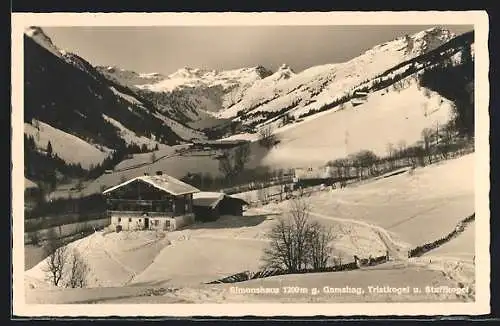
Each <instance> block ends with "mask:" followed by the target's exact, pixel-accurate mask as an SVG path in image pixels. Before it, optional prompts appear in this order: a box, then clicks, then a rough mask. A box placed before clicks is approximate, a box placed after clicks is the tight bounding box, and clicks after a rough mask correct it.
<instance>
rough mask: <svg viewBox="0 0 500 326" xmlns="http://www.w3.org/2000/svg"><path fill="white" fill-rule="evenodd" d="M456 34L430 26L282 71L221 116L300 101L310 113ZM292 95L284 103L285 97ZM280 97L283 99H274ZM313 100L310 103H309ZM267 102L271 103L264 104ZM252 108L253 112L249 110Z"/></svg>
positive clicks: (261, 81)
mask: <svg viewBox="0 0 500 326" xmlns="http://www.w3.org/2000/svg"><path fill="white" fill-rule="evenodd" d="M452 37H454V34H453V33H451V32H449V31H447V30H439V29H429V30H426V31H422V32H419V33H416V34H414V35H411V36H409V40H407V39H405V38H398V39H396V40H394V41H391V42H387V43H385V44H382V45H377V46H375V47H373V48H371V49H369V50H367V51H366V52H365V53H363V54H361V55H360V56H358V57H355V58H353V59H352V60H350V61H347V62H345V63H339V64H333V65H332V64H328V65H322V66H316V67H312V68H309V69H306V70H304V71H302V72H300V73H298V74H293V75H291V76H290V78H281V74H282V71H281V70H279V71H278V72H276V73H275V74H273V75H271V76H269V77H267V78H264V79H262V80H259V81H257V82H255V83H254V84H253V85H252V86H251V87H250V88H249V89H247V90H246V91H245V95H244V97H243V98H242V100H241V101H240V102H238V103H237V104H235V105H233V106H231V107H230V108H228V109H226V110H223V111H220V112H219V117H221V118H232V117H235V116H236V114H237V113H238V112H239V111H241V110H243V111H247V112H254V113H255V112H259V111H276V110H279V109H282V108H284V107H287V105H286V104H288V105H289V104H291V103H299V102H302V103H303V104H301V105H299V108H300V111H297V112H294V114H295V113H296V114H297V115H298V114H299V113H303V112H307V111H309V110H311V109H315V108H318V107H320V106H322V105H324V104H328V103H330V102H332V101H333V100H334V99H335V98H338V97H340V96H342V95H344V94H345V92H346V91H349V90H351V89H352V88H354V87H356V86H358V85H359V84H361V83H362V82H364V81H368V80H370V79H372V78H374V77H375V76H376V75H378V74H380V73H382V72H384V71H385V70H387V69H389V68H392V67H394V66H395V65H397V64H399V63H401V62H403V61H406V60H409V59H411V58H414V57H416V56H418V55H420V54H422V53H424V52H425V51H429V50H432V49H434V48H436V47H437V46H439V45H441V44H443V43H445V42H446V41H448V40H450V39H451V38H452ZM285 95H286V97H287V98H288V101H287V102H288V103H283V101H284V100H283V99H282V97H283V96H285ZM274 99H279V102H274ZM310 101H313V102H312V103H310V104H307V103H308V102H310ZM264 102H267V104H266V105H265V106H264V105H263V104H264ZM250 108H252V109H251V110H250V111H248V110H249V109H250Z"/></svg>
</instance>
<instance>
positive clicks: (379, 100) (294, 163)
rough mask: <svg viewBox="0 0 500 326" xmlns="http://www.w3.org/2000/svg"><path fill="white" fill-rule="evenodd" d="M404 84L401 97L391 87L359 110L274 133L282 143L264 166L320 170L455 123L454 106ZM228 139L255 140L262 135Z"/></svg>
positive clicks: (320, 116)
mask: <svg viewBox="0 0 500 326" xmlns="http://www.w3.org/2000/svg"><path fill="white" fill-rule="evenodd" d="M405 83H406V86H405V88H404V89H402V90H400V91H399V92H398V91H395V90H393V89H392V88H388V89H383V90H381V91H378V92H374V93H371V94H370V95H369V96H368V97H367V99H366V100H365V101H364V103H362V104H360V105H357V106H353V105H352V104H351V103H347V104H345V105H344V106H343V107H340V106H339V107H337V108H334V109H332V110H328V111H324V112H321V113H317V114H314V115H311V116H309V117H306V118H304V119H303V121H302V122H296V123H293V124H288V125H285V126H281V125H280V124H277V125H276V126H275V129H274V133H275V134H276V136H277V137H278V138H279V139H280V141H281V142H280V143H279V144H278V145H277V146H276V147H274V148H273V149H272V150H271V151H270V152H269V153H268V154H267V155H266V156H265V157H264V158H263V160H262V162H261V163H262V164H263V165H268V166H271V167H275V168H293V167H301V166H320V165H323V164H325V163H326V162H327V161H329V160H332V159H335V158H339V157H345V156H346V155H348V154H351V153H354V152H357V151H359V150H361V149H369V150H372V151H374V152H375V153H376V154H378V155H385V154H387V153H386V149H387V145H388V143H392V144H393V145H397V144H399V143H400V142H405V143H406V144H408V145H410V144H412V143H414V142H416V141H418V140H420V139H421V132H422V129H424V128H426V127H433V128H435V127H436V124H438V125H439V124H444V123H446V122H447V121H448V120H449V119H450V118H451V114H452V103H451V102H450V101H448V100H447V99H445V98H443V97H441V96H440V95H439V94H437V93H435V92H432V91H429V90H426V89H425V88H423V87H419V86H418V85H417V81H416V80H414V79H413V78H407V79H406V80H405ZM427 92H428V94H429V97H427V96H426V93H427ZM373 135H376V137H371V136H373ZM229 138H230V139H247V140H250V141H256V140H257V139H258V134H239V135H234V136H231V137H229ZM346 140H347V145H346Z"/></svg>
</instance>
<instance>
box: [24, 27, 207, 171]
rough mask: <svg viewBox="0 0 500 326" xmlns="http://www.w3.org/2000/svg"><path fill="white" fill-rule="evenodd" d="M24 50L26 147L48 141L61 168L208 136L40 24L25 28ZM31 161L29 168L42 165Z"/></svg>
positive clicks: (43, 146) (43, 148)
mask: <svg viewBox="0 0 500 326" xmlns="http://www.w3.org/2000/svg"><path fill="white" fill-rule="evenodd" d="M24 51H25V56H24V58H25V60H24V95H25V100H24V105H25V107H24V122H25V135H26V137H31V138H32V140H30V141H29V143H28V144H30V146H31V147H30V148H29V149H27V150H38V151H39V152H40V153H43V152H45V151H47V148H48V146H49V142H50V145H51V147H52V148H51V150H52V154H53V155H54V157H53V158H54V159H55V160H56V161H58V162H59V163H58V164H59V167H61V168H62V165H61V164H63V163H61V160H62V162H66V163H68V164H75V165H78V164H80V165H81V167H83V168H84V169H88V168H91V167H95V166H96V165H98V164H101V163H102V162H103V161H104V160H105V159H107V158H109V157H110V155H111V154H112V153H113V152H115V151H116V150H117V149H121V150H123V149H125V148H126V147H130V146H135V148H136V149H140V148H141V147H142V150H145V149H146V150H147V149H150V150H153V149H154V148H157V147H158V148H160V147H165V146H168V145H174V144H178V143H182V142H185V141H189V140H190V139H192V138H204V137H205V136H204V135H203V134H202V133H200V132H198V131H196V130H193V129H191V128H189V127H187V126H185V125H183V124H182V123H180V122H178V121H176V120H174V119H172V118H170V117H169V116H165V115H163V114H162V113H161V112H160V111H158V110H157V109H156V107H155V106H154V105H153V104H152V103H151V102H149V101H148V100H147V99H144V98H141V97H140V96H138V95H137V94H136V93H134V92H133V91H131V90H130V89H129V88H127V87H125V86H123V85H120V84H117V83H114V82H112V81H110V80H108V79H106V78H105V77H104V76H103V75H102V74H101V73H100V72H99V71H98V70H96V69H95V68H94V67H93V66H92V65H91V64H90V63H89V62H87V61H86V60H85V59H83V58H81V57H79V56H78V55H76V54H73V53H69V52H67V51H64V50H61V49H59V48H58V47H57V46H56V45H55V44H54V43H53V42H52V41H51V39H50V38H49V37H48V36H47V35H46V34H45V33H44V32H43V30H42V29H41V28H39V27H30V28H28V29H27V30H26V31H25V35H24ZM32 147H33V148H32ZM129 150H130V151H134V149H133V148H132V147H130V148H129ZM75 151H78V153H75ZM40 153H38V154H37V153H33V155H34V156H30V157H31V158H32V159H35V158H34V157H37V158H40V155H41V154H40ZM44 160H45V159H44ZM45 161H46V160H45ZM27 164H30V165H31V167H32V169H31V170H30V171H32V170H36V169H37V167H38V166H40V164H37V163H36V162H28V163H27ZM52 168H54V167H52ZM48 169H49V170H50V169H51V168H50V167H49V168H48ZM33 174H36V172H33ZM33 177H35V178H36V176H35V175H33Z"/></svg>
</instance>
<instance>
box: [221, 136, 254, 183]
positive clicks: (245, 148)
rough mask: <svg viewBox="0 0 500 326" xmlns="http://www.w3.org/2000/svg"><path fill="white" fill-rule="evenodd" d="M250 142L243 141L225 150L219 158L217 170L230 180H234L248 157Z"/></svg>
mask: <svg viewBox="0 0 500 326" xmlns="http://www.w3.org/2000/svg"><path fill="white" fill-rule="evenodd" d="M250 154H251V150H250V144H249V143H245V144H243V145H241V146H238V147H237V148H236V149H235V150H226V151H224V152H223V154H222V157H221V158H220V160H219V170H220V171H221V172H222V173H223V174H224V176H225V177H226V178H227V179H229V180H230V181H233V180H234V177H236V176H237V175H238V174H240V173H241V172H242V171H243V170H244V169H245V166H246V164H247V163H248V161H249V159H250Z"/></svg>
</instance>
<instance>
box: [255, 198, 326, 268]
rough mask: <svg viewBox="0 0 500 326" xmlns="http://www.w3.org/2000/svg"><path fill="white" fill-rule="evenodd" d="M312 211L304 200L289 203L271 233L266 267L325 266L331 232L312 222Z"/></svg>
mask: <svg viewBox="0 0 500 326" xmlns="http://www.w3.org/2000/svg"><path fill="white" fill-rule="evenodd" d="M309 212H310V206H309V203H308V202H307V201H305V200H304V199H302V198H296V199H294V200H292V201H291V202H290V208H289V211H288V214H287V215H286V217H281V218H279V219H278V221H277V223H276V224H275V225H274V226H273V228H272V229H271V231H270V232H269V234H268V237H269V240H270V245H269V247H267V248H266V249H265V250H264V257H263V260H264V262H265V265H266V266H267V267H270V268H285V269H286V270H287V271H289V272H297V271H300V270H304V269H306V268H308V267H312V268H314V269H319V268H324V267H326V264H327V262H328V259H329V257H330V248H329V243H330V242H331V240H332V238H333V237H332V233H331V232H330V231H329V230H327V229H326V228H324V227H322V226H321V225H320V224H318V223H315V222H310V221H309Z"/></svg>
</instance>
